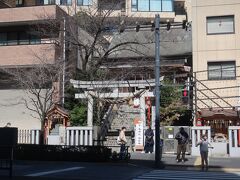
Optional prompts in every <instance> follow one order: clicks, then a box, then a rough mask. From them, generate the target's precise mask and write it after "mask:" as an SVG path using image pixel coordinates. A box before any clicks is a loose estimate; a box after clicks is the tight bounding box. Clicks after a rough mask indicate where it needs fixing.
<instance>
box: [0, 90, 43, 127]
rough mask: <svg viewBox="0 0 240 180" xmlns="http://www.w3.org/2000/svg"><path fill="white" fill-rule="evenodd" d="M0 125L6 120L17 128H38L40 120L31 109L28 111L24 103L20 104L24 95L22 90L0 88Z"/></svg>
mask: <svg viewBox="0 0 240 180" xmlns="http://www.w3.org/2000/svg"><path fill="white" fill-rule="evenodd" d="M0 94H1V96H0V127H2V126H5V125H6V124H7V123H8V122H10V123H11V127H18V128H19V129H36V128H40V127H41V126H40V120H39V119H37V118H33V117H32V115H34V116H35V117H37V116H36V114H33V112H32V111H29V110H28V109H27V108H26V106H25V105H24V104H21V103H20V102H22V100H21V99H22V97H26V94H25V93H24V91H23V90H17V89H13V90H0Z"/></svg>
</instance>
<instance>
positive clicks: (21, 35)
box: [18, 32, 29, 44]
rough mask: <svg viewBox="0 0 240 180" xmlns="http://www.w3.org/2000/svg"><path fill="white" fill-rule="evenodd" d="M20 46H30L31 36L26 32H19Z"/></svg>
mask: <svg viewBox="0 0 240 180" xmlns="http://www.w3.org/2000/svg"><path fill="white" fill-rule="evenodd" d="M18 44H29V35H28V34H27V33H26V32H19V41H18Z"/></svg>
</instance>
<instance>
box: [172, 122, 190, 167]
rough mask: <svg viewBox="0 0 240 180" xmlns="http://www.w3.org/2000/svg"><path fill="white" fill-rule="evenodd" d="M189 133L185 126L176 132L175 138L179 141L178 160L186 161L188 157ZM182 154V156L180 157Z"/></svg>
mask: <svg viewBox="0 0 240 180" xmlns="http://www.w3.org/2000/svg"><path fill="white" fill-rule="evenodd" d="M188 138H189V136H188V133H187V132H186V131H185V130H184V128H183V127H181V128H180V129H179V132H178V133H177V134H176V136H175V139H176V140H177V141H178V146H177V157H176V161H177V162H181V161H182V162H185V161H186V160H187V159H186V158H185V153H186V148H187V143H188ZM181 154H182V158H180V156H181Z"/></svg>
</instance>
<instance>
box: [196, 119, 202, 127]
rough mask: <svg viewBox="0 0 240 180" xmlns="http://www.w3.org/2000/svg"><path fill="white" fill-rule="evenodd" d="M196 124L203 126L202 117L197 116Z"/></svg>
mask: <svg viewBox="0 0 240 180" xmlns="http://www.w3.org/2000/svg"><path fill="white" fill-rule="evenodd" d="M196 126H202V118H197V121H196Z"/></svg>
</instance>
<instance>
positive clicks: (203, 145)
mask: <svg viewBox="0 0 240 180" xmlns="http://www.w3.org/2000/svg"><path fill="white" fill-rule="evenodd" d="M196 146H200V154H201V167H202V170H204V164H205V166H206V171H207V170H208V149H209V148H213V147H212V145H211V144H210V143H209V142H208V139H207V135H206V134H204V135H203V136H202V138H201V141H200V142H198V143H197V145H196Z"/></svg>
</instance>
